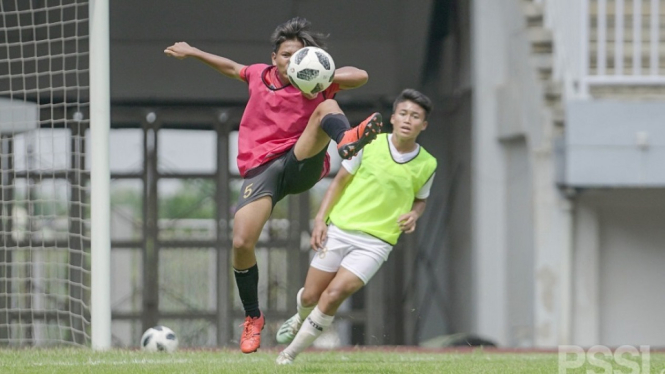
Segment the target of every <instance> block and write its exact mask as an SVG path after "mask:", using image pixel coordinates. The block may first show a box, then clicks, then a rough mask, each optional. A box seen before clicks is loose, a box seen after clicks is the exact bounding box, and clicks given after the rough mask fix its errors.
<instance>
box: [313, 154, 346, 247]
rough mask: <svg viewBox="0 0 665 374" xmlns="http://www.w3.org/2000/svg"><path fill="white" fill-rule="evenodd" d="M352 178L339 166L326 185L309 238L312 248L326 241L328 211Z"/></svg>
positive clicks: (320, 245) (321, 245)
mask: <svg viewBox="0 0 665 374" xmlns="http://www.w3.org/2000/svg"><path fill="white" fill-rule="evenodd" d="M352 180H353V174H351V173H349V172H348V171H347V170H346V169H345V168H344V167H340V168H339V171H338V172H337V175H336V176H335V179H333V181H332V183H330V187H328V190H327V191H326V193H325V195H323V200H322V201H321V206H320V207H319V211H318V212H317V213H316V217H314V229H313V230H312V238H311V239H310V244H311V246H312V249H313V250H315V251H318V250H319V249H321V248H323V243H325V241H326V233H327V232H328V226H326V219H327V218H328V214H330V211H331V210H332V208H333V207H334V206H335V204H336V203H337V201H338V200H339V198H340V196H342V192H343V191H344V189H345V188H346V186H347V185H348V184H349V183H351V181H352Z"/></svg>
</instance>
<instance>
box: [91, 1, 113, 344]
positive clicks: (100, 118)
mask: <svg viewBox="0 0 665 374" xmlns="http://www.w3.org/2000/svg"><path fill="white" fill-rule="evenodd" d="M89 16H90V21H89V22H90V23H89V25H90V26H89V27H90V32H89V43H90V49H89V50H90V140H91V142H92V144H93V146H92V147H90V152H91V155H90V158H91V165H90V188H91V191H90V226H91V228H90V230H91V265H90V267H91V269H90V270H91V286H90V287H91V289H90V292H91V296H90V297H91V305H90V322H91V326H90V328H91V342H92V348H93V349H95V350H107V349H110V348H111V237H110V233H111V226H110V212H111V208H110V205H111V203H110V182H111V174H110V167H109V131H110V127H111V98H110V66H109V65H110V53H109V39H110V38H109V1H108V0H89Z"/></svg>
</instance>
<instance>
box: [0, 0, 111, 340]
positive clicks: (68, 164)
mask: <svg viewBox="0 0 665 374" xmlns="http://www.w3.org/2000/svg"><path fill="white" fill-rule="evenodd" d="M108 8H109V2H108V0H44V1H24V0H0V348H2V347H26V346H51V345H63V344H65V345H75V346H87V347H92V348H94V349H107V348H110V346H111V307H110V217H109V211H110V197H109V185H110V172H109V147H108V138H109V128H110V94H109V19H108V18H109V11H108Z"/></svg>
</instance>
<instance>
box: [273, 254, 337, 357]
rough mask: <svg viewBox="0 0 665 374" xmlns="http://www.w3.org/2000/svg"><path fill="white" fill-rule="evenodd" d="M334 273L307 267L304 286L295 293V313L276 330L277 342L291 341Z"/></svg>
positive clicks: (286, 342) (287, 342)
mask: <svg viewBox="0 0 665 374" xmlns="http://www.w3.org/2000/svg"><path fill="white" fill-rule="evenodd" d="M335 274H336V273H334V272H332V273H331V272H327V271H323V270H319V269H316V268H313V267H310V268H309V271H308V272H307V278H306V279H305V287H303V288H301V289H300V291H299V292H298V295H296V305H297V313H296V314H294V315H293V316H292V317H291V318H289V319H287V320H286V322H284V323H283V324H282V326H280V328H279V329H278V330H277V343H280V344H289V343H291V342H292V341H293V338H295V336H296V334H297V333H298V331H299V330H300V327H301V326H302V323H303V321H305V319H306V318H307V317H308V316H309V314H310V313H311V312H312V310H313V309H314V307H315V306H316V304H317V303H318V302H319V297H320V296H321V294H322V293H323V290H325V289H326V287H328V285H329V284H330V281H332V279H333V278H334V277H335Z"/></svg>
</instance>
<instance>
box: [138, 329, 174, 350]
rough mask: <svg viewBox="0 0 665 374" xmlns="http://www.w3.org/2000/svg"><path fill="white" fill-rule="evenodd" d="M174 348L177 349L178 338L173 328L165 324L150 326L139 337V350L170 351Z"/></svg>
mask: <svg viewBox="0 0 665 374" xmlns="http://www.w3.org/2000/svg"><path fill="white" fill-rule="evenodd" d="M176 349H178V338H177V337H176V336H175V333H174V332H173V330H171V329H170V328H168V327H166V326H155V327H151V328H149V329H147V330H146V331H145V332H144V333H143V336H142V337H141V350H144V351H147V352H160V351H163V352H169V353H170V352H174V351H175V350H176Z"/></svg>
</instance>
